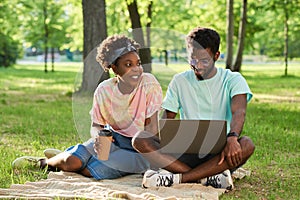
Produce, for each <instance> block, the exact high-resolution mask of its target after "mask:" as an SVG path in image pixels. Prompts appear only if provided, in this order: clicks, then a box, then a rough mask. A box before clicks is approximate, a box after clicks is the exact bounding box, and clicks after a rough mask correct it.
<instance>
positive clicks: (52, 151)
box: [44, 149, 62, 159]
mask: <svg viewBox="0 0 300 200" xmlns="http://www.w3.org/2000/svg"><path fill="white" fill-rule="evenodd" d="M61 152H62V151H61V150H58V149H45V150H44V155H45V156H46V158H48V159H49V158H52V157H54V156H56V155H57V154H60V153H61Z"/></svg>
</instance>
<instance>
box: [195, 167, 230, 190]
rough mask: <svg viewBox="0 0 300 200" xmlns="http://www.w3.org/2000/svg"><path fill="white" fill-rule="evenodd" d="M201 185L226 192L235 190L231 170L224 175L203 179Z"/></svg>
mask: <svg viewBox="0 0 300 200" xmlns="http://www.w3.org/2000/svg"><path fill="white" fill-rule="evenodd" d="M201 184H202V185H205V186H209V185H210V186H212V187H214V188H224V189H226V190H232V189H233V188H234V186H233V181H232V177H231V173H230V171H229V170H225V171H224V172H223V173H220V174H217V175H214V176H210V177H207V178H205V179H202V180H201Z"/></svg>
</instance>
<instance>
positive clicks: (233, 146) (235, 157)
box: [218, 137, 243, 167]
mask: <svg viewBox="0 0 300 200" xmlns="http://www.w3.org/2000/svg"><path fill="white" fill-rule="evenodd" d="M242 156H243V155H242V148H241V145H240V143H239V142H238V140H237V138H236V137H228V138H227V144H226V146H225V148H224V150H223V151H222V153H221V159H220V161H219V163H218V165H221V164H222V163H223V162H224V160H225V159H226V161H227V163H228V165H229V167H237V166H239V165H240V164H241V162H242Z"/></svg>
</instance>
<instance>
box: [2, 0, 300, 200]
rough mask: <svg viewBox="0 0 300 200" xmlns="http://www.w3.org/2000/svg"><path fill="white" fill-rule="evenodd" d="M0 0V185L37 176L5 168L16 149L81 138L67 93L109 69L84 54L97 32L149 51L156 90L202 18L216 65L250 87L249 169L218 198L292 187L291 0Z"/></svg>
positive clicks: (295, 103) (294, 17) (295, 181)
mask: <svg viewBox="0 0 300 200" xmlns="http://www.w3.org/2000/svg"><path fill="white" fill-rule="evenodd" d="M0 6H1V12H0V22H1V24H0V26H1V28H0V66H1V67H0V78H1V79H0V80H1V82H0V155H1V162H0V172H1V175H0V176H1V178H0V187H3V188H5V187H9V186H10V185H11V184H12V183H24V182H25V181H28V180H31V181H32V180H38V179H40V178H44V177H45V174H43V173H38V172H36V173H29V174H22V175H20V174H19V175H15V174H13V173H12V171H11V162H12V161H13V160H14V159H15V158H17V157H19V156H23V155H35V156H43V153H42V152H43V150H44V149H46V148H58V149H61V150H63V149H65V148H66V147H68V146H70V145H73V144H74V143H77V142H81V141H82V137H81V136H80V134H78V133H77V130H78V127H76V125H75V124H74V113H73V111H74V109H73V108H72V101H73V100H74V98H72V96H73V97H74V95H73V94H74V92H78V91H93V90H94V88H95V87H96V85H97V84H98V83H99V82H100V81H102V80H104V79H106V78H108V77H109V75H110V74H106V73H104V72H103V71H101V68H100V67H99V66H96V63H95V64H93V63H92V64H91V63H90V62H89V63H87V62H85V61H86V58H87V57H88V56H89V55H90V54H92V53H91V52H93V51H94V48H95V47H96V46H97V45H98V44H99V43H101V41H102V40H103V39H104V38H106V37H107V36H108V35H112V34H116V33H123V34H128V35H130V36H132V37H133V38H135V39H136V40H138V41H139V42H140V43H141V44H142V46H144V47H145V50H146V51H145V52H143V53H145V54H146V55H150V54H149V53H151V58H152V60H151V61H150V62H149V60H148V61H147V60H145V61H144V62H145V63H146V64H145V65H144V66H145V71H149V72H151V73H153V74H154V75H155V76H156V77H157V78H158V80H159V81H160V83H161V84H162V87H163V90H164V92H165V91H166V88H167V85H168V82H169V81H170V79H171V78H172V75H173V74H174V73H176V72H179V71H183V70H186V69H188V65H187V63H186V60H185V55H184V52H185V46H184V45H183V41H184V40H183V39H182V38H181V36H184V35H186V34H187V33H188V32H189V31H190V30H191V29H192V28H194V27H197V26H203V27H210V28H213V29H215V30H217V31H218V32H219V33H220V35H221V48H220V50H221V53H222V56H221V59H220V61H218V62H217V66H218V67H224V68H230V69H231V70H233V71H239V72H241V73H242V74H243V76H244V77H245V78H246V80H247V82H248V83H249V85H250V88H251V89H252V92H253V93H254V99H253V100H252V101H251V103H250V104H249V106H248V113H247V119H246V124H245V128H244V132H243V134H245V135H248V136H250V137H251V138H252V139H253V140H254V143H255V144H256V151H255V154H254V155H253V157H251V159H250V160H249V162H248V163H247V164H246V165H245V168H247V169H249V170H251V171H252V175H251V176H250V177H249V178H246V179H243V180H240V181H237V182H236V190H235V191H233V192H231V193H229V194H226V195H223V196H222V197H221V198H222V199H231V198H232V199H235V198H239V199H297V198H298V197H299V191H298V188H299V185H300V184H299V182H300V181H299V176H300V175H299V164H300V161H299V124H300V123H299V111H300V107H299V105H300V81H299V76H300V69H299V68H300V42H299V39H300V32H299V29H300V18H299V16H300V2H299V1H298V0H284V1H282V0H260V1H254V0H252V1H251V0H248V1H247V0H240V1H237V0H235V1H233V0H227V1H224V0H223V1H221V0H215V1H209V2H208V1H201V0H198V1H192V0H185V1H183V0H181V1H179V0H178V1H174V0H170V1H158V0H157V1H156V0H152V1H146V0H140V1H134V0H127V1H120V0H110V1H104V0H83V1H75V0H74V1H71V0H68V1H59V0H56V1H55V0H39V1H34V2H33V1H26V0H11V1H7V0H4V1H2V2H1V3H0ZM158 27H159V28H158ZM149 31H150V32H149ZM157 35H158V36H159V37H155V36H157ZM178 38H180V39H178ZM178 41H179V42H178ZM148 47H151V48H148ZM92 55H93V54H92ZM145 57H146V58H147V56H145ZM148 57H149V56H148ZM149 63H151V64H149ZM95 70H96V71H95ZM75 122H76V119H75Z"/></svg>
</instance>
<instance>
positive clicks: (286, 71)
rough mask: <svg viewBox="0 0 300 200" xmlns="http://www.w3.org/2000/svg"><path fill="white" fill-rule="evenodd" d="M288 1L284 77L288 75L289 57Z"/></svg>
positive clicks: (285, 19)
mask: <svg viewBox="0 0 300 200" xmlns="http://www.w3.org/2000/svg"><path fill="white" fill-rule="evenodd" d="M286 6H287V1H286V0H285V2H284V14H285V17H284V63H285V69H284V75H285V76H287V75H288V55H289V24H288V20H289V13H288V10H287V7H286Z"/></svg>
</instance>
